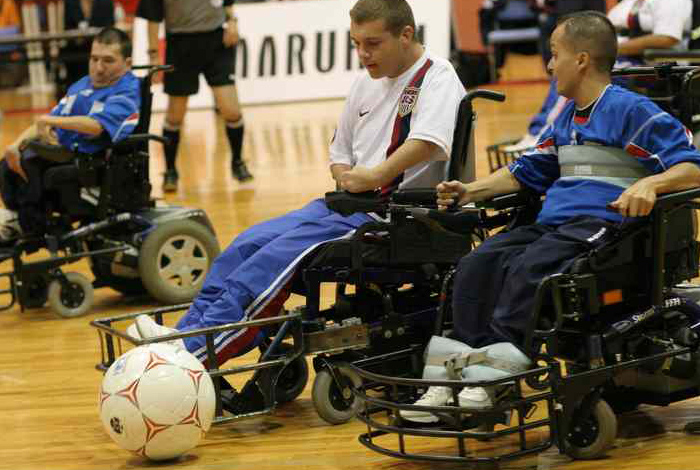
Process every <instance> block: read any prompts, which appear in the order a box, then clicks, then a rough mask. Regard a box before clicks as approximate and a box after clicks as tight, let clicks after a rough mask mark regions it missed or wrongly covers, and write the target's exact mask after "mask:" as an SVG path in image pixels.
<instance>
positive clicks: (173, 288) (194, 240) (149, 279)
mask: <svg viewBox="0 0 700 470" xmlns="http://www.w3.org/2000/svg"><path fill="white" fill-rule="evenodd" d="M218 255H219V244H218V242H217V240H216V237H215V236H214V234H213V233H212V232H211V231H210V230H209V229H208V228H207V227H205V226H204V225H202V224H200V223H197V222H195V221H193V220H189V219H182V220H172V221H169V222H165V223H163V224H162V225H159V226H158V227H156V228H155V229H154V230H153V231H152V232H151V233H150V234H148V236H147V237H146V240H145V241H144V242H143V245H141V250H140V252H139V274H140V275H141V281H142V282H143V285H144V287H145V288H146V290H147V291H148V293H149V294H150V295H151V296H153V298H155V299H156V300H158V301H159V302H162V303H164V304H171V305H172V304H180V303H184V302H189V301H190V300H192V299H193V298H194V296H195V295H197V293H198V292H199V290H200V289H201V288H202V284H203V283H204V278H205V276H206V273H207V271H208V270H209V268H210V267H211V264H212V262H213V261H214V258H216V257H217V256H218ZM176 256H177V257H180V256H181V257H182V259H177V258H175V257H176ZM169 266H172V267H174V268H178V266H181V267H182V269H183V270H184V273H185V274H186V275H187V276H188V277H189V278H188V279H183V277H182V273H181V272H180V271H178V272H173V273H172V275H171V274H170V272H166V269H168V267H169Z"/></svg>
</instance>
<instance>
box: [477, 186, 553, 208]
mask: <svg viewBox="0 0 700 470" xmlns="http://www.w3.org/2000/svg"><path fill="white" fill-rule="evenodd" d="M539 200H540V195H539V194H535V193H533V192H532V191H528V190H523V191H518V192H517V193H508V194H501V195H499V196H496V197H494V198H493V199H489V200H486V201H481V202H479V203H478V205H479V206H480V207H483V208H484V209H494V210H503V209H510V208H512V207H521V206H530V205H532V204H533V203H534V202H536V201H539Z"/></svg>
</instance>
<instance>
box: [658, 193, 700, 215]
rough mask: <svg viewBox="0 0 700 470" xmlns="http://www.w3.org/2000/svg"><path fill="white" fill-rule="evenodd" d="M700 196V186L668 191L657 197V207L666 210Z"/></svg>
mask: <svg viewBox="0 0 700 470" xmlns="http://www.w3.org/2000/svg"><path fill="white" fill-rule="evenodd" d="M696 198H700V188H693V189H686V190H684V191H676V192H674V193H667V194H664V195H662V196H659V197H658V198H656V204H654V208H655V209H659V210H666V209H668V208H671V207H673V206H676V205H678V204H682V203H684V202H688V201H690V200H691V199H696Z"/></svg>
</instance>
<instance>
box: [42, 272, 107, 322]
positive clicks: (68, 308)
mask: <svg viewBox="0 0 700 470" xmlns="http://www.w3.org/2000/svg"><path fill="white" fill-rule="evenodd" d="M65 276H66V280H67V281H68V282H67V284H68V285H67V286H64V285H63V284H62V283H61V281H59V280H58V279H54V280H53V281H51V282H50V283H49V292H48V301H49V305H50V306H51V308H53V309H54V310H55V311H56V312H57V313H58V314H59V315H61V316H62V317H64V318H73V317H79V316H80V315H83V314H84V313H85V312H87V311H88V310H89V309H90V307H92V303H93V301H94V296H95V291H94V289H93V288H92V283H91V282H90V281H89V280H88V278H86V277H85V276H83V275H82V274H78V273H66V274H65Z"/></svg>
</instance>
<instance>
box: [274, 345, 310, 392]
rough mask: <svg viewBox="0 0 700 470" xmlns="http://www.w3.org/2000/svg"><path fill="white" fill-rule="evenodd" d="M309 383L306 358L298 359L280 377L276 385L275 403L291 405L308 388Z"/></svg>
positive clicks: (285, 368)
mask: <svg viewBox="0 0 700 470" xmlns="http://www.w3.org/2000/svg"><path fill="white" fill-rule="evenodd" d="M308 381H309V365H308V364H307V363H306V358H305V357H304V356H300V357H297V358H296V359H294V360H293V361H292V362H290V363H289V364H287V365H286V366H285V367H284V369H282V372H280V374H279V376H277V384H276V385H275V401H276V402H277V403H289V402H290V401H293V400H294V399H295V398H296V397H298V396H299V395H301V392H303V391H304V389H305V388H306V383H307V382H308Z"/></svg>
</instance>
